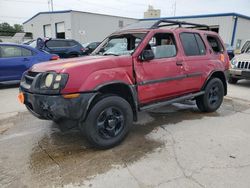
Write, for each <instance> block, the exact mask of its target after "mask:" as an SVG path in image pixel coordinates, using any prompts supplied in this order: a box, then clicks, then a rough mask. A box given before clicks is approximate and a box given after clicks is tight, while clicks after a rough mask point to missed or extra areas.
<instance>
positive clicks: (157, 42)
mask: <svg viewBox="0 0 250 188" xmlns="http://www.w3.org/2000/svg"><path fill="white" fill-rule="evenodd" d="M150 49H151V50H152V51H153V53H154V56H155V59H161V58H170V57H174V56H176V53H177V48H176V44H175V40H174V36H173V35H172V34H170V33H157V34H155V35H154V37H153V38H152V39H151V40H150V42H149V43H148V45H147V46H146V48H145V50H150Z"/></svg>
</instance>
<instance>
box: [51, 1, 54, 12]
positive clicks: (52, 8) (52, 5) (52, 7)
mask: <svg viewBox="0 0 250 188" xmlns="http://www.w3.org/2000/svg"><path fill="white" fill-rule="evenodd" d="M51 10H52V12H53V11H54V4H53V0H51Z"/></svg>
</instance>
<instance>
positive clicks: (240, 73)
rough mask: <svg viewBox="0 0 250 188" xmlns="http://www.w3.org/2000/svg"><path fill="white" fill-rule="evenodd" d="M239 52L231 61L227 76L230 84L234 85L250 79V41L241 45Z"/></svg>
mask: <svg viewBox="0 0 250 188" xmlns="http://www.w3.org/2000/svg"><path fill="white" fill-rule="evenodd" d="M241 52H242V53H241V54H239V55H236V56H235V57H234V58H233V59H232V60H231V69H230V70H229V76H228V82H229V83H230V84H236V83H237V82H238V81H239V80H241V79H250V41H247V42H246V43H245V44H244V45H243V47H242V49H241Z"/></svg>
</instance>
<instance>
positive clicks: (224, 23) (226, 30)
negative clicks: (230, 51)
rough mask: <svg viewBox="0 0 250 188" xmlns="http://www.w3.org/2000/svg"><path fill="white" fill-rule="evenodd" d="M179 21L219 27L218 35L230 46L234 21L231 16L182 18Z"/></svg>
mask: <svg viewBox="0 0 250 188" xmlns="http://www.w3.org/2000/svg"><path fill="white" fill-rule="evenodd" d="M178 20H179V21H186V22H191V23H197V24H205V25H209V26H219V35H220V36H221V38H222V39H223V41H224V42H225V43H228V44H231V40H232V34H233V26H234V19H233V17H232V16H224V17H206V18H184V19H178Z"/></svg>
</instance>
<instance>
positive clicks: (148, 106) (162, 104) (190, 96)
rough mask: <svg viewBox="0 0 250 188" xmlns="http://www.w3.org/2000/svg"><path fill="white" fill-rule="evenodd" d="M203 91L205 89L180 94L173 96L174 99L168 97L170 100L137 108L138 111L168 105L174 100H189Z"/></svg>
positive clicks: (174, 101) (202, 93)
mask: <svg viewBox="0 0 250 188" xmlns="http://www.w3.org/2000/svg"><path fill="white" fill-rule="evenodd" d="M204 93H205V91H200V92H198V93H194V94H188V95H185V96H181V97H178V98H174V99H170V100H167V101H163V102H157V103H153V104H149V105H146V106H143V107H140V108H139V110H140V111H143V110H149V109H154V108H159V107H161V106H167V105H170V104H173V103H176V102H181V101H184V100H190V99H193V98H195V97H198V96H200V95H204Z"/></svg>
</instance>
